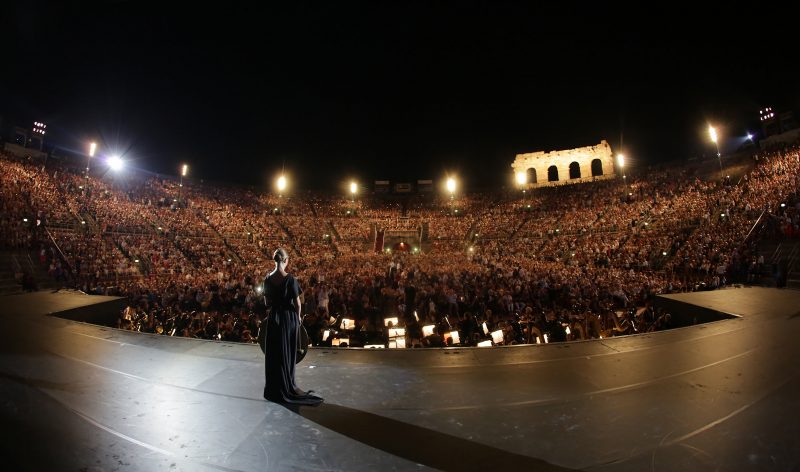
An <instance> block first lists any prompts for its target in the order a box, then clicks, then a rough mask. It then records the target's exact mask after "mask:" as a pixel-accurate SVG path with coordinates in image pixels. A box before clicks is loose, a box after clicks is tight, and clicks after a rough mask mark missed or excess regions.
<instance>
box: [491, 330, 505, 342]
mask: <svg viewBox="0 0 800 472" xmlns="http://www.w3.org/2000/svg"><path fill="white" fill-rule="evenodd" d="M503 339H504V337H503V330H502V329H498V330H497V331H492V341H494V343H495V344H503Z"/></svg>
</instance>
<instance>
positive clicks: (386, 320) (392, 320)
mask: <svg viewBox="0 0 800 472" xmlns="http://www.w3.org/2000/svg"><path fill="white" fill-rule="evenodd" d="M389 323H391V326H397V323H399V320H398V319H397V317H396V316H395V317H393V318H384V319H383V325H384V326H386V327H387V328H388V327H390V325H389Z"/></svg>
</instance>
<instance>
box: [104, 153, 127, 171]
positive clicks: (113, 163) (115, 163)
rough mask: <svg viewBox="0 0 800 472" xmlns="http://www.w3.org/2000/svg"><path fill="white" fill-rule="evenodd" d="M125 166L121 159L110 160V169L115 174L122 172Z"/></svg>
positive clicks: (112, 158)
mask: <svg viewBox="0 0 800 472" xmlns="http://www.w3.org/2000/svg"><path fill="white" fill-rule="evenodd" d="M124 166H125V162H123V160H122V158H121V157H119V156H111V157H109V158H108V167H110V168H111V170H113V171H114V172H119V171H121V170H122V168H123V167H124Z"/></svg>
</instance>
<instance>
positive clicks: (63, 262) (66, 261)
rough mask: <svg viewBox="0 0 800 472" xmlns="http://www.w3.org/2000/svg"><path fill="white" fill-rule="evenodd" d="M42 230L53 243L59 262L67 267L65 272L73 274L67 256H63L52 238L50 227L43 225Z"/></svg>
mask: <svg viewBox="0 0 800 472" xmlns="http://www.w3.org/2000/svg"><path fill="white" fill-rule="evenodd" d="M44 230H45V231H46V232H47V237H48V238H50V242H51V243H52V244H53V247H55V248H56V251H58V256H59V258H60V259H61V263H62V264H64V267H65V268H66V269H67V272H68V273H69V274H73V272H72V266H71V265H70V263H69V261H68V260H67V256H65V255H64V252H63V251H61V247H59V245H58V243H57V242H56V238H54V237H53V234H52V233H50V229H49V228H47V227H45V228H44ZM73 275H74V274H73Z"/></svg>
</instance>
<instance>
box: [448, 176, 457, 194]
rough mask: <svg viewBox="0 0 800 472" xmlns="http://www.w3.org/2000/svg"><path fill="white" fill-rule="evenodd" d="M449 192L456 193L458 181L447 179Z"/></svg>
mask: <svg viewBox="0 0 800 472" xmlns="http://www.w3.org/2000/svg"><path fill="white" fill-rule="evenodd" d="M447 191H448V192H450V193H453V192H455V191H456V179H454V178H452V177H448V178H447Z"/></svg>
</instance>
